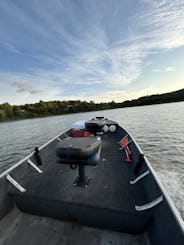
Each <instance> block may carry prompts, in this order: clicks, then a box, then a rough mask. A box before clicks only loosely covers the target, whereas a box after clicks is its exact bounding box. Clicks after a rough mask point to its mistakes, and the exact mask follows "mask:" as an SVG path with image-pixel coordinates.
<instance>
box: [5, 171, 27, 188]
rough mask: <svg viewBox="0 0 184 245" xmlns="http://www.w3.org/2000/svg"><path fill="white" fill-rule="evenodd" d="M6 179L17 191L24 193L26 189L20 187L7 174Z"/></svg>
mask: <svg viewBox="0 0 184 245" xmlns="http://www.w3.org/2000/svg"><path fill="white" fill-rule="evenodd" d="M6 179H7V180H8V181H9V182H10V183H11V184H12V185H14V186H15V187H16V188H17V189H18V190H19V191H21V192H25V191H26V189H25V188H24V187H22V186H21V185H20V184H19V183H18V182H17V181H16V180H15V179H14V178H12V177H11V176H10V175H9V174H7V175H6Z"/></svg>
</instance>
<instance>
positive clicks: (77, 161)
mask: <svg viewBox="0 0 184 245" xmlns="http://www.w3.org/2000/svg"><path fill="white" fill-rule="evenodd" d="M100 151H101V139H100V138H99V137H91V138H66V139H64V140H63V141H61V142H59V143H58V145H57V148H56V154H57V161H58V162H59V163H62V164H69V165H70V167H71V168H72V169H75V168H76V167H77V166H78V171H79V174H78V175H79V176H78V177H77V178H76V180H75V182H74V186H80V187H85V188H86V187H87V186H88V184H89V179H90V178H89V177H86V176H85V166H86V165H88V166H96V165H97V164H98V163H99V161H100Z"/></svg>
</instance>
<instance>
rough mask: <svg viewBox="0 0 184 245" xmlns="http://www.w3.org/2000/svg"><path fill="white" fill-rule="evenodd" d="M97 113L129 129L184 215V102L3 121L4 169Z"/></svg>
mask: <svg viewBox="0 0 184 245" xmlns="http://www.w3.org/2000/svg"><path fill="white" fill-rule="evenodd" d="M96 116H104V117H107V118H109V119H111V120H114V121H117V122H118V123H119V124H121V125H122V126H123V127H125V128H126V129H128V131H129V132H130V133H131V134H132V135H133V136H134V138H135V139H136V141H137V142H138V144H139V145H140V147H141V149H142V150H143V152H144V154H145V155H146V156H147V158H148V160H149V161H150V163H151V165H152V166H153V168H154V170H155V171H156V173H157V174H158V176H159V177H160V179H161V181H162V183H163V185H164V186H165V187H166V189H167V191H168V193H169V194H170V196H171V197H172V199H173V200H174V203H175V205H176V206H177V208H178V209H179V211H180V213H181V215H182V217H183V218H184V190H183V187H184V178H183V176H184V102H179V103H171V104H161V105H151V106H142V107H132V108H123V109H115V110H106V111H98V112H90V113H78V114H72V115H64V116H55V117H47V118H39V119H29V120H22V121H14V122H6V123H0V145H1V147H0V149H1V150H0V172H2V171H3V170H4V169H6V168H8V167H9V166H10V165H12V164H14V163H16V162H17V161H18V160H21V159H22V158H23V157H25V156H26V155H28V154H29V153H31V152H32V151H33V149H34V147H35V146H41V145H42V144H44V143H46V142H47V141H48V140H50V139H51V138H53V137H54V136H56V135H58V134H59V133H60V132H62V131H63V130H64V129H66V128H69V127H70V126H71V124H72V123H74V122H75V121H78V120H82V119H84V120H88V119H91V118H92V117H96Z"/></svg>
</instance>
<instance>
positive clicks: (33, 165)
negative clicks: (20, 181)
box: [27, 159, 43, 174]
mask: <svg viewBox="0 0 184 245" xmlns="http://www.w3.org/2000/svg"><path fill="white" fill-rule="evenodd" d="M27 163H28V164H29V165H30V166H31V167H33V168H34V169H35V170H36V171H37V172H38V173H39V174H41V173H43V171H42V170H41V169H40V168H39V167H37V166H36V165H35V164H34V162H32V161H31V160H30V159H28V160H27Z"/></svg>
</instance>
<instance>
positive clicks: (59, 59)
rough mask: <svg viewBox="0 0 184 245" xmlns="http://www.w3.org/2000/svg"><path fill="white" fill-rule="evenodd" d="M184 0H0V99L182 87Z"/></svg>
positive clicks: (114, 96) (107, 97) (126, 94)
mask: <svg viewBox="0 0 184 245" xmlns="http://www.w3.org/2000/svg"><path fill="white" fill-rule="evenodd" d="M183 78H184V1H183V0H174V1H173V0H159V1H157V0H52V1H51V0H31V1H25V0H1V1H0V103H4V102H9V103H11V104H25V103H32V102H37V101H39V100H43V101H49V100H69V99H80V100H87V101H90V100H93V101H95V102H102V101H111V100H115V101H124V100H127V99H134V98H138V97H140V96H143V95H149V94H155V93H164V92H170V91H174V90H177V89H181V88H183V87H184V79H183Z"/></svg>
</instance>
